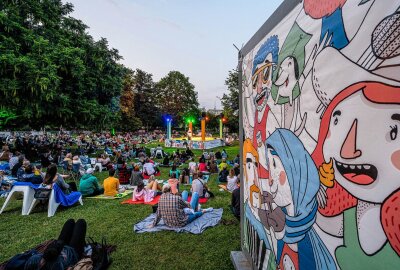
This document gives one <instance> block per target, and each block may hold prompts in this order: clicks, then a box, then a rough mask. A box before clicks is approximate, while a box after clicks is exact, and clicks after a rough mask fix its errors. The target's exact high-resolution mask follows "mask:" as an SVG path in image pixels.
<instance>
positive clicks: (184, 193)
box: [182, 190, 189, 202]
mask: <svg viewBox="0 0 400 270" xmlns="http://www.w3.org/2000/svg"><path fill="white" fill-rule="evenodd" d="M188 197H189V192H187V190H184V191H182V200H184V201H185V202H187V201H188Z"/></svg>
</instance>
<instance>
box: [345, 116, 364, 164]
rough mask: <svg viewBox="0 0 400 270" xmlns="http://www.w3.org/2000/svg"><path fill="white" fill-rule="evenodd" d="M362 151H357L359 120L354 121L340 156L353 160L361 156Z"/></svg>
mask: <svg viewBox="0 0 400 270" xmlns="http://www.w3.org/2000/svg"><path fill="white" fill-rule="evenodd" d="M361 154H362V152H361V150H358V149H357V119H356V120H354V122H353V124H352V125H351V128H350V130H349V133H347V136H346V139H345V140H344V142H343V145H342V149H341V150H340V156H341V157H342V158H344V159H353V158H357V157H359V156H361Z"/></svg>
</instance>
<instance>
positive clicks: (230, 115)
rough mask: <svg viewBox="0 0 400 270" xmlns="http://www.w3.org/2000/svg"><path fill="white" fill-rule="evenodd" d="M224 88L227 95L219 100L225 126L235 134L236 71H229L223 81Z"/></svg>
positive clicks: (236, 119)
mask: <svg viewBox="0 0 400 270" xmlns="http://www.w3.org/2000/svg"><path fill="white" fill-rule="evenodd" d="M225 86H226V87H227V90H228V93H227V94H224V95H223V96H222V98H221V103H222V107H223V110H224V115H225V116H226V118H227V119H228V121H227V123H226V125H227V126H228V128H229V129H230V130H231V131H233V132H237V131H238V130H239V73H238V71H237V70H231V71H229V73H228V77H227V78H226V79H225Z"/></svg>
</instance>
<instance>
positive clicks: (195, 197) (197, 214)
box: [182, 190, 203, 224]
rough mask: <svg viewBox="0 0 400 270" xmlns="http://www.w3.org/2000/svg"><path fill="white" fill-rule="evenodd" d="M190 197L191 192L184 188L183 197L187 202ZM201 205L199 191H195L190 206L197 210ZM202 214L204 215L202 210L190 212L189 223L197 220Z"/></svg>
mask: <svg viewBox="0 0 400 270" xmlns="http://www.w3.org/2000/svg"><path fill="white" fill-rule="evenodd" d="M188 197H189V193H188V192H187V190H184V191H183V192H182V199H183V200H184V201H185V202H187V201H188ZM198 206H199V193H197V192H193V193H192V199H191V201H190V207H191V208H192V209H193V210H195V211H196V209H197V208H198ZM201 215H203V212H202V211H197V212H194V214H189V215H188V220H187V223H188V224H189V223H190V222H192V221H193V220H195V219H196V218H198V217H201Z"/></svg>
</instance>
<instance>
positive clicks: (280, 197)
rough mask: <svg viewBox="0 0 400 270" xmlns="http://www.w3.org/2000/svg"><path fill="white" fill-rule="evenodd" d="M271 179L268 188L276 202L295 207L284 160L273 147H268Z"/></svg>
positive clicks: (283, 205)
mask: <svg viewBox="0 0 400 270" xmlns="http://www.w3.org/2000/svg"><path fill="white" fill-rule="evenodd" d="M267 155H268V164H269V179H268V186H269V187H268V190H269V192H270V193H271V195H272V198H273V200H274V203H276V205H277V206H279V207H293V199H292V195H291V190H290V185H289V181H288V179H287V175H286V172H285V168H284V167H283V164H282V161H281V159H280V158H279V156H278V155H277V153H276V151H275V150H274V149H272V148H269V149H268V152H267Z"/></svg>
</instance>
